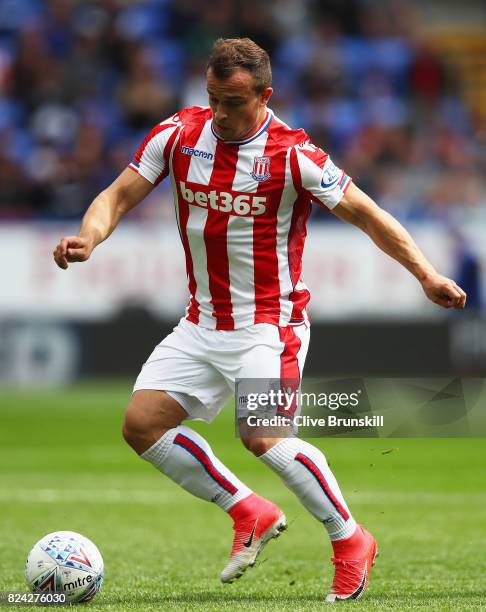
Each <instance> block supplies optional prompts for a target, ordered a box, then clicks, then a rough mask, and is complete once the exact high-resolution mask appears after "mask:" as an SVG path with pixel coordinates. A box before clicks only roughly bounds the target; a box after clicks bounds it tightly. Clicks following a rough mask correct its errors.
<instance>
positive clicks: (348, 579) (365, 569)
mask: <svg viewBox="0 0 486 612" xmlns="http://www.w3.org/2000/svg"><path fill="white" fill-rule="evenodd" d="M331 543H332V547H333V550H334V557H333V558H332V562H333V563H334V566H335V571H334V580H333V581H332V587H331V591H330V593H329V595H328V596H327V597H326V601H342V600H345V599H358V598H359V597H361V595H362V594H363V593H364V591H365V589H366V587H367V586H368V579H369V576H370V572H371V568H372V567H373V565H374V562H375V557H376V555H377V554H378V549H377V545H376V540H375V538H374V537H373V536H372V535H371V533H369V532H368V531H366V529H364V528H363V527H362V526H361V525H357V527H356V531H355V532H354V534H353V535H352V536H351V537H350V538H346V539H345V540H337V541H335V542H331Z"/></svg>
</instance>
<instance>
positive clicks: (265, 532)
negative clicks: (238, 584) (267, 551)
mask: <svg viewBox="0 0 486 612" xmlns="http://www.w3.org/2000/svg"><path fill="white" fill-rule="evenodd" d="M229 514H230V516H231V518H232V519H233V521H234V525H233V529H234V530H235V535H234V539H233V548H232V550H231V555H230V560H229V562H228V564H227V565H226V567H225V568H224V570H223V571H222V573H221V582H233V580H235V579H236V578H240V576H242V575H243V573H244V572H245V570H246V568H247V567H251V566H253V565H254V564H255V560H256V558H257V556H258V555H259V553H260V552H261V551H262V549H263V548H264V546H265V544H266V543H267V542H269V541H270V540H271V539H272V538H277V537H278V536H279V535H280V533H281V532H282V531H284V530H285V529H287V521H286V519H285V514H284V513H283V512H282V510H281V509H280V508H279V507H278V506H276V505H275V504H272V502H270V501H268V500H267V499H264V498H263V497H260V496H259V495H256V494H255V493H252V494H251V495H249V496H248V497H245V499H242V500H241V501H240V502H238V503H237V504H235V505H234V506H233V507H232V508H231V509H230V510H229Z"/></svg>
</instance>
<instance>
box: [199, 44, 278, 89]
mask: <svg viewBox="0 0 486 612" xmlns="http://www.w3.org/2000/svg"><path fill="white" fill-rule="evenodd" d="M207 68H208V69H209V68H211V70H212V71H213V74H214V76H215V77H216V78H217V79H222V80H224V79H227V78H228V77H230V76H231V75H232V74H233V72H234V71H235V70H237V69H238V68H243V69H244V70H247V71H248V72H249V73H250V74H251V75H253V78H254V79H255V84H256V87H255V88H256V90H257V91H263V90H264V89H265V88H266V87H270V85H271V84H272V69H271V67H270V58H269V57H268V53H267V52H266V51H265V49H262V48H261V47H259V46H258V45H257V44H256V42H253V40H251V39H250V38H218V40H217V41H216V42H215V43H214V46H213V50H212V52H211V55H210V57H209V61H208V65H207Z"/></svg>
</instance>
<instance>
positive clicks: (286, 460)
mask: <svg viewBox="0 0 486 612" xmlns="http://www.w3.org/2000/svg"><path fill="white" fill-rule="evenodd" d="M259 459H261V460H262V461H263V462H264V463H265V464H266V465H268V466H269V467H271V468H272V469H273V470H274V471H275V472H276V473H277V474H278V475H279V476H280V477H281V478H282V480H283V481H284V483H285V484H286V485H287V486H288V488H289V489H290V490H291V491H293V492H294V493H295V494H296V495H297V497H298V498H299V499H300V501H301V502H302V503H303V504H304V506H305V507H306V508H307V510H309V512H310V513H311V514H313V515H314V516H315V517H316V518H317V520H319V521H321V522H322V523H324V527H325V528H326V529H327V532H328V534H329V537H330V538H331V540H343V539H345V538H349V537H350V536H352V535H353V533H354V530H355V529H356V522H355V520H354V518H353V517H352V516H351V513H350V511H349V508H348V507H347V505H346V502H345V501H344V498H343V496H342V493H341V491H340V489H339V485H338V483H337V481H336V479H335V477H334V474H333V473H332V472H331V470H330V468H329V466H328V464H327V461H326V458H325V457H324V455H323V454H322V452H321V451H320V450H319V449H318V448H316V447H315V446H312V444H309V443H308V442H304V440H299V439H298V438H286V439H285V440H282V441H281V442H278V443H277V444H276V445H275V446H273V447H272V448H271V449H270V450H269V451H267V452H266V453H264V454H263V455H261V456H260V457H259Z"/></svg>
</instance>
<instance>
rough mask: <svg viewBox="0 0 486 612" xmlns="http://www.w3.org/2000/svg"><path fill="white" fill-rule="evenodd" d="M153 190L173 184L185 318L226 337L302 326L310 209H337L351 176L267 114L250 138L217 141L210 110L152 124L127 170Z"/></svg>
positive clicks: (199, 109)
mask: <svg viewBox="0 0 486 612" xmlns="http://www.w3.org/2000/svg"><path fill="white" fill-rule="evenodd" d="M130 168H132V169H133V170H134V171H135V172H138V173H139V174H140V175H141V176H143V177H144V178H145V179H147V180H148V181H150V182H151V183H152V184H154V185H156V184H158V183H159V182H160V181H162V180H163V179H164V178H165V177H167V176H168V177H170V181H171V185H172V190H173V194H174V205H175V211H176V218H177V224H178V227H179V233H180V236H181V240H182V245H183V248H184V252H185V257H186V270H187V278H188V284H189V302H188V305H187V308H186V317H187V319H188V320H189V321H192V322H193V323H195V324H198V325H201V326H203V327H208V328H212V329H225V330H231V329H236V328H239V327H246V326H249V325H253V324H256V323H271V324H274V325H277V326H280V327H286V326H288V325H298V324H301V323H303V322H304V321H306V320H307V313H306V304H307V302H308V301H309V299H310V294H309V291H308V289H307V287H306V286H305V284H304V282H303V281H302V279H301V271H302V253H303V248H304V242H305V238H306V222H307V219H308V217H309V214H310V211H311V202H312V201H314V202H316V203H317V204H319V205H321V206H324V207H327V208H329V209H332V208H334V207H335V206H336V205H337V204H338V203H339V202H340V201H341V199H342V197H343V195H344V193H345V191H346V189H347V188H348V186H349V185H350V182H351V179H350V177H349V176H348V175H347V174H346V173H345V172H344V171H343V170H341V169H340V168H338V167H337V166H336V165H335V164H334V163H333V162H332V160H331V159H330V157H329V155H328V154H327V153H326V152H325V151H323V150H322V149H320V148H319V147H316V146H315V145H313V144H312V142H311V141H310V139H309V137H308V136H307V134H306V133H305V132H304V131H303V130H294V129H291V128H289V127H288V126H287V125H286V124H285V123H283V122H282V121H280V120H279V119H278V118H277V117H275V115H274V114H273V112H272V111H271V110H268V111H267V114H266V117H265V120H264V121H263V123H262V124H261V125H260V126H259V128H258V129H257V130H256V131H255V133H254V134H253V135H251V136H250V137H248V138H246V139H245V140H241V141H234V142H229V141H224V140H222V139H221V138H220V137H219V136H218V135H217V134H216V132H215V131H214V128H213V125H212V115H211V110H210V109H209V108H208V107H190V108H185V109H183V110H181V111H179V112H178V113H176V114H175V115H173V116H172V117H170V118H169V119H167V120H166V121H163V122H162V123H160V124H158V125H156V126H155V127H154V128H153V129H152V130H151V132H150V133H149V134H148V135H147V136H146V138H145V140H144V141H143V143H142V144H141V146H140V147H139V149H138V151H137V153H136V154H135V157H134V159H133V160H132V162H131V164H130Z"/></svg>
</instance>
